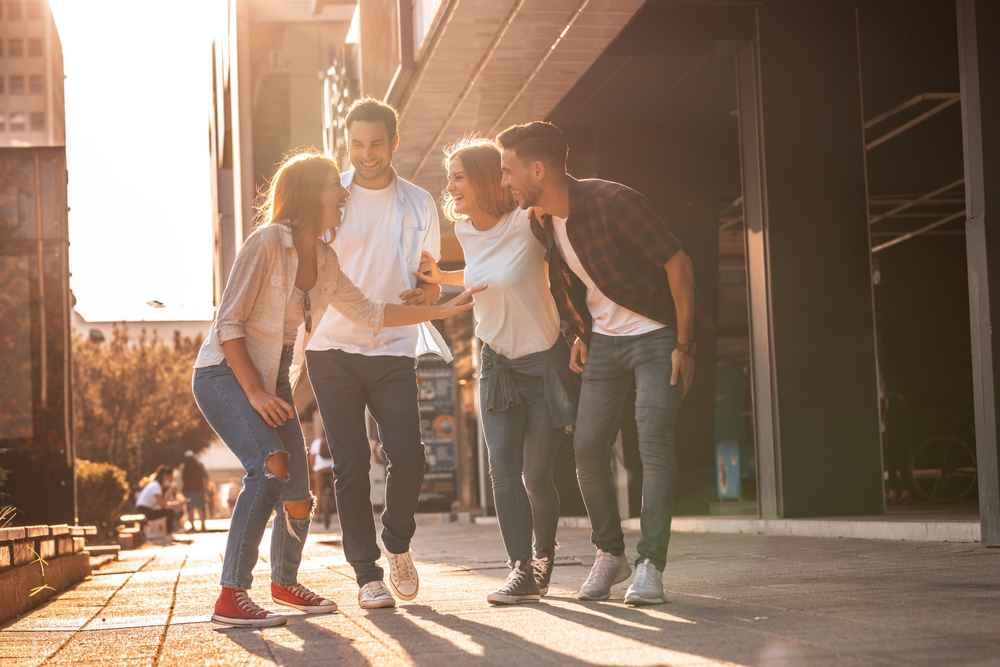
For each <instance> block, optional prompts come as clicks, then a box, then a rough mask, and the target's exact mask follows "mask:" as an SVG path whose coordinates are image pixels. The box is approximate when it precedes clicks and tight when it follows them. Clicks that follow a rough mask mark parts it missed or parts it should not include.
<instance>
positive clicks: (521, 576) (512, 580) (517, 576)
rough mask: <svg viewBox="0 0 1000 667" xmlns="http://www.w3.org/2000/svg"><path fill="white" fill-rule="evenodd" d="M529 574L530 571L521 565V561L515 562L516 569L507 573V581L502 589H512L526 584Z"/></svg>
mask: <svg viewBox="0 0 1000 667" xmlns="http://www.w3.org/2000/svg"><path fill="white" fill-rule="evenodd" d="M528 576H529V571H528V570H525V569H524V568H523V567H521V563H520V561H518V562H516V563H514V569H512V570H511V571H510V574H508V575H507V581H505V582H504V584H503V586H502V588H501V589H502V590H506V591H511V590H516V589H517V588H519V587H520V586H522V585H524V583H525V579H527V577H528Z"/></svg>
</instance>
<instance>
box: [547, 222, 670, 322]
mask: <svg viewBox="0 0 1000 667" xmlns="http://www.w3.org/2000/svg"><path fill="white" fill-rule="evenodd" d="M552 227H553V230H554V231H555V237H556V246H557V247H558V248H559V253H560V254H561V255H562V256H563V259H564V260H566V265H567V266H569V268H570V270H571V271H572V272H573V273H575V274H576V276H577V277H578V278H579V279H580V280H581V281H582V282H583V284H584V285H585V286H586V288H587V310H589V311H590V316H591V318H593V320H594V333H599V334H604V335H605V336H637V335H639V334H644V333H649V332H650V331H656V330H657V329H662V328H664V327H666V326H667V325H666V324H664V323H663V322H657V321H656V320H651V319H649V318H648V317H646V316H644V315H640V314H639V313H637V312H635V311H634V310H629V309H628V308H626V307H625V306H620V305H618V304H617V303H615V302H614V301H612V300H611V299H609V298H608V297H606V296H605V295H604V292H602V291H601V289H600V288H599V287H598V286H597V285H596V284H595V283H594V281H593V280H592V279H591V277H590V274H588V273H587V270H586V269H584V268H583V264H582V263H580V258H579V257H577V255H576V251H575V250H573V245H572V244H571V243H570V242H569V236H567V234H566V218H557V217H555V216H552ZM664 280H666V276H665V275H664Z"/></svg>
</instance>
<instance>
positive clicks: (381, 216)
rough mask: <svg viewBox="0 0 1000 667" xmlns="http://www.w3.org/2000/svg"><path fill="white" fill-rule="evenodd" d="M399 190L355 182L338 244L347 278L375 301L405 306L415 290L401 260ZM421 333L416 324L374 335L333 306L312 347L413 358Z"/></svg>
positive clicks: (392, 328) (325, 316)
mask: <svg viewBox="0 0 1000 667" xmlns="http://www.w3.org/2000/svg"><path fill="white" fill-rule="evenodd" d="M396 187H397V186H396V183H395V181H393V184H392V185H390V186H389V187H386V188H382V189H381V190H371V189H369V188H365V187H362V186H360V185H358V184H357V183H355V184H354V185H353V186H352V187H351V197H350V199H348V200H347V205H346V207H345V209H344V213H343V216H344V217H343V220H344V222H343V224H342V225H341V226H340V228H339V229H338V230H337V236H336V238H334V241H333V246H332V247H333V249H334V250H335V251H336V252H337V257H338V258H339V259H340V267H341V269H342V270H343V272H344V275H345V276H347V277H348V278H350V280H351V282H353V283H354V284H355V285H357V287H358V289H360V290H361V291H362V292H364V294H365V296H367V297H368V298H369V299H370V300H372V301H382V302H385V303H400V300H399V295H400V293H402V292H404V291H406V290H408V289H410V285H409V282H408V280H407V276H404V275H403V269H402V263H401V262H400V257H399V252H400V250H399V238H400V229H399V225H398V224H397V223H396V205H397V204H396ZM418 333H419V332H418V329H417V326H416V325H412V326H406V327H387V328H385V329H383V330H382V331H381V332H380V333H379V334H377V335H375V336H372V334H371V332H370V331H369V330H368V328H367V327H365V326H362V325H360V324H357V323H355V322H353V321H351V320H350V319H348V318H347V317H345V316H343V315H341V314H340V312H338V311H337V310H335V309H334V308H332V307H330V308H327V309H326V313H324V314H323V318H322V319H321V320H320V321H319V324H318V325H317V326H316V328H315V329H314V331H313V335H312V339H311V340H310V341H309V345H308V346H307V349H309V350H313V351H321V350H333V349H336V350H343V351H344V352H350V353H353V354H364V355H368V356H377V355H390V356H397V357H413V356H415V355H416V348H417V336H418Z"/></svg>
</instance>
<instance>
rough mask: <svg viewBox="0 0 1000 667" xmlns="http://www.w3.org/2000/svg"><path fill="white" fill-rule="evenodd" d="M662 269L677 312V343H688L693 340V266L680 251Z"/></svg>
mask: <svg viewBox="0 0 1000 667" xmlns="http://www.w3.org/2000/svg"><path fill="white" fill-rule="evenodd" d="M664 268H665V269H666V272H667V283H668V284H669V285H670V293H671V295H672V296H673V298H674V308H675V309H676V311H677V342H679V343H688V342H690V341H692V340H694V265H693V264H692V263H691V258H690V257H689V256H688V255H687V253H685V252H684V251H683V250H681V251H678V252H677V253H676V254H675V255H674V256H673V257H671V258H670V261H668V262H667V263H666V265H665V267H664Z"/></svg>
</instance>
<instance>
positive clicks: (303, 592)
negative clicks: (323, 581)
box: [288, 584, 323, 602]
mask: <svg viewBox="0 0 1000 667" xmlns="http://www.w3.org/2000/svg"><path fill="white" fill-rule="evenodd" d="M288 590H290V591H291V592H292V593H293V594H295V595H298V596H299V597H300V598H302V599H303V600H305V601H306V602H319V601H320V600H322V599H323V598H322V597H320V596H319V595H316V593H313V592H312V591H311V590H309V589H308V588H306V587H305V586H303V585H302V584H295V585H294V586H290V587H289V588H288Z"/></svg>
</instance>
